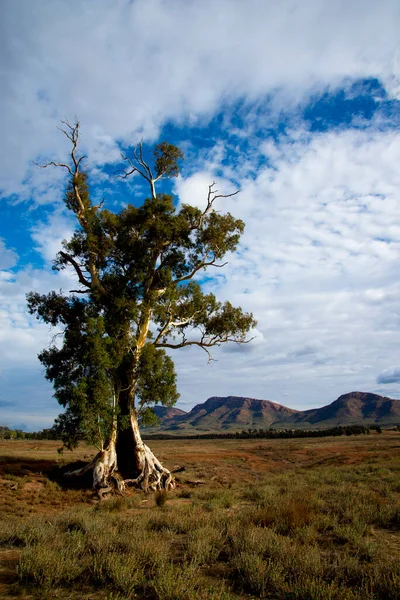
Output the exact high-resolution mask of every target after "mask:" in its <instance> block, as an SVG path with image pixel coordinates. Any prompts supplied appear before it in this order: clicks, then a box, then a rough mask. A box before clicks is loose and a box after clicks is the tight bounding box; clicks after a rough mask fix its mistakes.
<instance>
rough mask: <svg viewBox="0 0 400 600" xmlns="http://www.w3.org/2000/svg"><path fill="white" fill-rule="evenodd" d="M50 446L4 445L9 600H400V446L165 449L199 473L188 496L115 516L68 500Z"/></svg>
mask: <svg viewBox="0 0 400 600" xmlns="http://www.w3.org/2000/svg"><path fill="white" fill-rule="evenodd" d="M39 444H40V445H39ZM39 444H38V443H36V444H35V443H34V442H31V443H27V442H16V441H7V442H2V443H1V444H0V452H1V453H3V457H8V458H4V459H3V460H2V462H1V463H0V485H1V486H2V496H1V498H2V502H3V506H2V507H1V508H2V509H3V511H4V514H6V516H7V519H5V520H4V521H3V523H2V525H1V527H0V543H1V544H2V548H3V550H0V557H1V556H3V557H4V558H5V561H6V567H4V568H3V570H0V581H1V582H2V583H0V597H1V598H7V599H9V598H12V597H13V595H17V594H18V597H19V598H43V599H44V598H53V597H57V598H60V599H64V600H67V599H71V600H72V599H75V598H86V599H89V598H90V599H92V600H111V599H113V600H116V599H117V598H118V599H119V600H122V599H127V598H149V599H160V600H167V599H168V600H173V599H177V600H178V599H182V600H191V599H193V600H194V599H200V600H208V599H210V600H211V599H213V600H229V599H235V598H236V599H240V598H241V599H250V598H260V599H268V598H270V599H275V600H279V599H282V600H296V599H298V600H330V599H331V600H357V599H360V600H361V599H362V600H395V599H396V600H397V599H398V597H399V589H400V574H399V567H400V562H399V556H400V542H399V531H400V509H399V499H400V484H399V481H400V452H399V450H400V434H399V433H384V434H382V435H381V436H379V435H371V436H365V437H362V438H360V437H358V438H345V439H340V440H338V439H337V438H330V439H329V438H327V439H309V440H305V439H303V440H273V441H271V440H265V441H259V440H241V441H236V440H235V441H234V440H221V441H216V440H213V441H208V440H207V441H206V440H195V441H186V440H185V441H183V440H179V441H174V442H169V441H167V442H161V441H157V442H154V443H152V444H151V446H152V449H154V450H155V452H156V453H157V454H158V455H159V456H160V458H161V460H163V462H165V463H166V464H167V465H169V466H171V467H172V466H174V465H183V466H185V468H186V470H185V471H184V472H183V473H180V474H179V476H180V477H181V481H180V485H179V487H178V488H177V490H176V491H175V492H174V493H171V494H168V495H167V496H165V495H162V494H161V495H160V494H159V495H154V494H153V495H149V496H145V495H143V494H135V495H131V496H127V497H123V498H121V497H119V498H114V499H112V500H109V501H105V502H102V503H98V502H96V501H95V500H94V499H93V497H92V495H91V493H90V492H88V491H86V490H79V489H67V488H65V487H63V485H61V484H60V483H61V480H57V476H56V473H57V472H56V471H55V470H54V468H55V466H57V464H58V466H61V465H60V459H59V458H57V456H58V455H57V453H56V447H57V444H56V443H53V442H40V443H39ZM33 448H35V449H33ZM88 451H90V450H88V448H82V449H81V450H80V452H77V453H76V454H75V456H74V457H73V459H74V460H77V459H79V458H82V456H83V454H87V453H88ZM64 460H65V459H64ZM57 461H58V462H57ZM201 479H204V480H207V483H206V485H200V486H191V485H189V484H186V483H185V481H193V480H201Z"/></svg>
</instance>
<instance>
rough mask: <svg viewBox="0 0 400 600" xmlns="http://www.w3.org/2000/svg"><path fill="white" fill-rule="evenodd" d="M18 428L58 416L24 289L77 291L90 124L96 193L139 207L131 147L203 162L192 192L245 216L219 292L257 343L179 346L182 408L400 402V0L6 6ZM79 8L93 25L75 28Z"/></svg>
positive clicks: (2, 202)
mask: <svg viewBox="0 0 400 600" xmlns="http://www.w3.org/2000/svg"><path fill="white" fill-rule="evenodd" d="M361 6H362V14H361V13H360V7H361ZM0 12H1V15H0V17H1V18H0V29H1V32H0V33H1V35H0V40H1V42H0V43H1V46H2V49H1V52H0V61H1V79H2V95H1V98H0V105H1V106H0V109H1V110H0V115H1V117H0V118H1V119H2V124H1V125H2V128H1V130H2V138H3V139H2V142H3V143H2V145H1V150H0V152H1V157H0V158H1V160H0V422H1V423H6V424H8V425H10V426H19V427H24V428H27V429H39V428H41V427H45V426H50V425H51V424H52V421H53V419H54V417H55V416H56V415H57V414H58V412H59V407H58V405H57V403H56V402H55V400H54V399H53V398H52V390H51V386H50V384H49V383H48V382H46V381H45V379H44V374H43V370H42V367H41V365H40V364H39V362H38V360H37V354H38V352H39V351H40V350H41V349H42V348H43V347H45V346H46V345H48V344H49V343H50V341H51V338H52V336H53V335H54V332H52V331H50V330H49V329H48V327H47V326H44V325H43V324H40V323H38V322H37V321H35V320H33V319H32V318H31V317H30V316H29V315H28V314H27V311H26V306H25V294H26V292H28V291H30V290H37V291H40V292H42V293H45V292H47V291H50V290H51V289H57V290H58V289H64V290H68V289H70V288H71V287H72V286H71V277H72V275H71V274H70V273H68V272H62V273H55V272H53V271H52V270H51V261H52V259H53V257H54V255H55V253H56V252H57V250H58V249H59V248H60V242H61V240H62V239H64V238H67V237H68V236H69V235H70V234H71V232H72V230H73V228H74V222H73V220H72V219H71V216H70V215H68V214H66V212H65V210H64V208H63V205H62V195H63V189H64V185H65V179H64V173H63V172H62V171H60V170H57V169H54V170H50V169H46V170H40V169H38V168H37V167H36V166H35V164H34V163H35V162H41V161H46V160H50V159H51V160H64V159H65V157H66V154H67V152H68V144H67V143H66V140H65V139H64V138H63V136H62V134H60V132H59V131H58V130H57V125H58V124H59V121H60V119H63V118H68V119H70V120H73V119H74V116H75V115H77V116H78V117H79V119H80V122H81V132H82V148H83V150H84V152H85V154H87V168H88V169H89V173H90V180H91V185H92V193H93V195H94V196H95V197H98V198H103V197H104V198H105V202H106V206H107V207H108V208H110V209H116V210H117V209H118V208H119V207H120V206H121V204H122V203H124V202H134V203H138V202H140V201H141V199H142V198H143V196H144V193H145V190H144V189H143V187H142V186H141V185H140V182H139V181H137V180H136V179H131V180H129V181H128V182H125V183H122V182H117V181H115V179H114V178H113V176H112V173H113V172H114V170H115V168H116V166H117V165H118V161H119V156H120V149H121V148H127V147H129V145H131V144H134V143H136V142H138V141H139V140H140V139H143V140H144V142H145V144H147V145H148V147H149V148H150V147H151V145H152V144H154V143H157V142H158V141H161V140H164V139H167V140H168V141H170V142H173V143H176V144H179V145H180V146H181V147H182V149H183V150H184V152H185V156H186V158H185V161H184V164H183V169H182V174H181V177H180V178H179V179H177V180H174V181H173V182H172V183H171V184H170V189H171V191H172V192H173V193H174V194H175V195H176V201H177V203H179V202H189V203H192V204H195V205H198V206H202V204H204V202H205V197H206V192H207V189H208V185H209V184H210V183H211V182H212V181H213V180H216V181H217V183H218V188H219V190H221V191H223V192H225V193H229V192H230V191H232V190H234V189H237V188H239V189H240V190H241V191H240V194H239V195H238V196H235V197H233V198H230V199H226V200H222V201H221V202H220V206H219V209H220V210H223V211H224V210H229V211H231V212H232V213H233V214H234V215H235V216H237V217H240V218H242V219H243V220H244V221H245V223H246V231H245V234H244V236H243V238H242V241H241V244H240V246H239V249H238V252H237V253H236V254H235V255H232V256H230V257H229V259H228V260H229V264H228V265H227V267H226V268H225V269H224V271H223V272H222V271H219V270H218V272H217V273H212V275H213V277H207V278H206V279H205V280H204V284H205V286H206V288H207V289H209V290H212V291H214V292H215V293H216V294H217V295H218V296H219V297H220V298H221V299H229V300H231V301H232V302H233V303H235V304H240V305H241V306H243V307H244V308H245V309H246V310H251V311H252V312H253V313H254V314H255V316H256V318H257V319H258V326H257V330H256V331H255V332H254V333H255V336H256V337H255V340H254V341H253V342H252V343H251V344H249V345H248V346H246V347H243V348H238V347H236V346H233V347H228V346H226V347H223V348H220V349H218V350H216V352H215V353H214V354H215V358H217V359H218V361H217V362H213V363H211V364H210V365H207V362H206V359H205V355H204V353H202V352H201V351H200V350H197V351H196V350H195V349H190V350H187V351H177V352H175V353H174V354H173V358H174V359H175V361H176V367H177V371H178V386H179V391H180V393H181V399H180V401H179V403H178V406H180V407H181V408H183V409H186V410H188V409H190V408H191V407H192V406H193V405H194V404H196V403H199V402H203V401H204V400H206V398H207V397H209V396H211V395H221V396H222V395H246V396H249V397H256V398H264V399H270V400H274V401H276V402H280V403H283V404H285V405H287V406H290V407H292V408H297V409H306V408H311V407H316V406H322V405H324V404H327V403H329V402H331V401H333V400H334V399H335V398H336V397H337V396H339V395H340V394H342V393H345V392H348V391H352V390H360V391H372V392H377V393H380V394H383V395H388V396H391V397H400V356H399V347H400V339H399V338H400V336H399V327H400V308H399V307H400V303H399V298H400V282H399V270H400V269H399V267H400V260H399V250H400V169H399V165H400V137H399V125H400V44H399V39H400V38H399V34H398V32H399V25H400V5H399V3H398V2H397V1H395V0H383V1H382V2H380V3H377V2H373V1H372V0H365V1H364V2H363V3H362V5H361V3H360V2H358V1H357V0H347V1H346V2H344V1H338V2H335V3H332V2H328V1H327V0H303V1H302V2H301V3H300V2H299V3H296V2H293V1H283V2H280V3H276V2H269V1H266V2H259V1H258V0H246V2H243V1H239V0H219V1H218V2H215V1H212V0H204V1H203V2H201V3H195V2H193V3H191V2H187V1H186V0H168V2H167V1H166V0H150V1H149V0H147V1H142V0H133V1H128V0H116V1H115V2H113V3H112V4H110V3H109V2H108V1H107V0H69V1H68V2H65V1H64V0H41V1H40V2H39V3H33V2H26V1H25V0H4V1H3V2H2V4H1V8H0ZM77 15H79V16H78V17H77Z"/></svg>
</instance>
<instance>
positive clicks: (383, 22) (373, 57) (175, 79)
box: [0, 0, 400, 201]
mask: <svg viewBox="0 0 400 600" xmlns="http://www.w3.org/2000/svg"><path fill="white" fill-rule="evenodd" d="M78 15H79V16H78ZM398 22H399V5H398V2H396V0H383V1H382V2H380V3H376V2H373V1H372V0H366V1H365V2H363V6H362V19H361V20H360V4H359V2H357V0H347V1H346V2H345V1H344V0H341V1H338V2H334V3H332V2H328V1H327V0H306V1H304V2H301V3H300V4H294V3H292V2H291V1H284V2H280V3H271V2H264V3H263V2H259V1H257V0H247V1H246V2H241V1H238V0H221V1H219V2H214V1H213V0H205V1H203V2H201V3H195V2H186V1H185V0H172V1H169V0H168V1H166V0H153V1H152V2H147V1H145V0H136V1H134V2H131V1H128V0H117V1H115V2H113V4H112V6H111V7H110V3H109V2H108V1H107V0H96V1H94V0H71V1H70V2H63V1H61V0H41V2H40V3H34V2H24V1H23V0H5V1H4V2H3V5H2V21H1V25H0V27H1V30H0V33H1V35H0V39H1V40H2V42H1V43H2V46H3V48H2V52H1V56H2V59H1V60H2V63H1V68H2V77H3V93H2V100H1V102H0V108H1V110H0V114H1V115H2V119H3V123H2V132H3V140H5V143H4V144H3V148H4V150H3V152H2V155H1V161H0V165H1V172H0V189H3V191H4V193H5V194H10V193H17V194H22V195H25V196H26V195H27V193H28V190H29V191H30V192H32V186H33V189H34V191H36V193H35V197H36V199H37V201H44V200H45V197H43V193H41V192H42V191H43V183H42V182H43V176H44V175H43V173H42V172H40V173H39V172H37V171H34V170H32V169H31V168H30V162H29V161H32V160H35V159H37V158H40V157H43V156H44V155H45V156H46V157H51V158H56V159H57V158H60V157H63V156H65V151H66V148H67V146H66V145H65V144H64V142H63V141H62V140H61V137H60V135H59V133H58V132H57V131H56V130H55V124H56V123H57V122H58V120H59V119H60V118H64V117H66V116H67V117H69V118H70V119H71V118H73V115H75V114H77V115H78V116H79V118H80V119H81V120H82V122H83V124H84V128H85V135H84V137H83V140H82V141H83V144H84V146H85V147H86V148H87V149H88V150H89V155H90V157H91V160H92V161H94V162H97V163H101V162H102V161H104V160H106V159H107V160H108V159H110V156H111V158H116V157H117V148H116V146H115V140H116V139H123V140H132V139H133V140H138V139H140V137H142V136H144V137H145V138H146V139H150V138H151V137H155V136H156V135H157V132H158V130H159V127H160V126H161V124H163V123H164V122H165V120H168V119H173V120H176V121H178V122H180V123H183V122H185V121H186V120H187V119H189V120H192V121H193V120H194V121H196V120H197V121H198V122H199V123H201V120H202V119H207V118H210V117H211V116H212V115H213V113H214V112H215V111H217V110H219V109H220V107H221V104H222V103H224V104H225V105H226V104H229V103H230V102H231V101H234V100H236V99H237V98H245V99H250V100H256V99H260V97H263V96H264V95H266V94H269V96H270V98H271V99H272V98H274V95H276V94H277V93H278V92H279V93H278V95H277V97H276V100H275V104H274V106H275V110H276V111H277V113H279V112H280V111H281V110H282V108H283V107H285V108H288V107H289V106H290V105H294V104H296V103H297V102H299V101H302V100H304V98H305V96H308V95H309V94H310V92H313V91H316V90H318V89H322V88H323V87H326V86H327V87H335V86H337V85H342V84H343V81H344V80H346V78H347V79H348V78H350V79H351V78H360V77H361V78H362V77H379V78H380V79H381V81H383V83H384V85H386V88H387V90H388V92H389V93H391V94H393V95H396V94H397V93H398V87H399V81H400V79H399V77H400V73H399V40H398V28H397V24H398ZM110 152H111V154H110ZM54 177H55V178H56V179H57V177H59V175H57V174H55V175H54Z"/></svg>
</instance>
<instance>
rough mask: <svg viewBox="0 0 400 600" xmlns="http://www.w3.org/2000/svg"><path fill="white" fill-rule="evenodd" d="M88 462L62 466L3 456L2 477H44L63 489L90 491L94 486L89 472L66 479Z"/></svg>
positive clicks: (43, 460) (44, 461)
mask: <svg viewBox="0 0 400 600" xmlns="http://www.w3.org/2000/svg"><path fill="white" fill-rule="evenodd" d="M86 464H87V462H85V461H83V460H78V461H74V462H71V463H68V464H62V465H60V464H59V463H58V462H57V461H56V460H48V459H47V460H46V459H41V458H22V457H16V456H2V457H1V458H0V477H10V476H11V477H15V478H23V477H38V476H43V477H46V478H47V479H49V480H50V481H54V482H55V483H57V484H58V485H59V486H61V487H62V488H63V489H66V490H68V489H75V490H76V489H90V488H91V487H92V485H93V475H92V472H91V471H88V472H87V473H85V474H84V475H82V476H80V477H66V476H65V474H66V473H67V472H68V471H74V470H75V469H80V468H82V467H84V466H85V465H86Z"/></svg>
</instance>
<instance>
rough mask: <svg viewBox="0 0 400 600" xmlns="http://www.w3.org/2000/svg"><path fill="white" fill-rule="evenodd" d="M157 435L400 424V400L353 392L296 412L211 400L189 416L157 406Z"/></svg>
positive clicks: (265, 403)
mask: <svg viewBox="0 0 400 600" xmlns="http://www.w3.org/2000/svg"><path fill="white" fill-rule="evenodd" d="M154 411H155V413H156V414H157V416H158V417H159V419H160V421H161V427H158V428H157V431H158V432H168V433H173V432H175V433H177V434H180V433H182V434H183V433H184V434H187V433H190V432H192V433H193V434H198V433H206V432H218V431H221V432H223V431H241V430H242V429H249V428H251V429H260V428H261V429H266V428H269V427H273V428H277V429H283V428H292V429H327V428H330V427H335V426H337V425H372V424H376V425H379V424H380V425H397V424H400V400H393V399H392V398H388V397H386V396H379V395H377V394H370V393H368V392H350V393H348V394H344V395H343V396H340V397H339V398H338V399H337V400H335V401H334V402H332V403H331V404H328V405H327V406H323V407H321V408H313V409H310V410H303V411H301V410H294V409H293V408H287V407H286V406H283V405H282V404H277V403H276V402H271V401H270V400H257V399H255V398H244V397H242V396H226V397H220V396H212V397H211V398H208V400H206V401H205V402H203V403H202V404H197V405H196V406H195V407H194V408H192V410H191V411H190V412H185V411H183V410H181V409H179V408H166V407H164V406H155V407H154Z"/></svg>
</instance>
